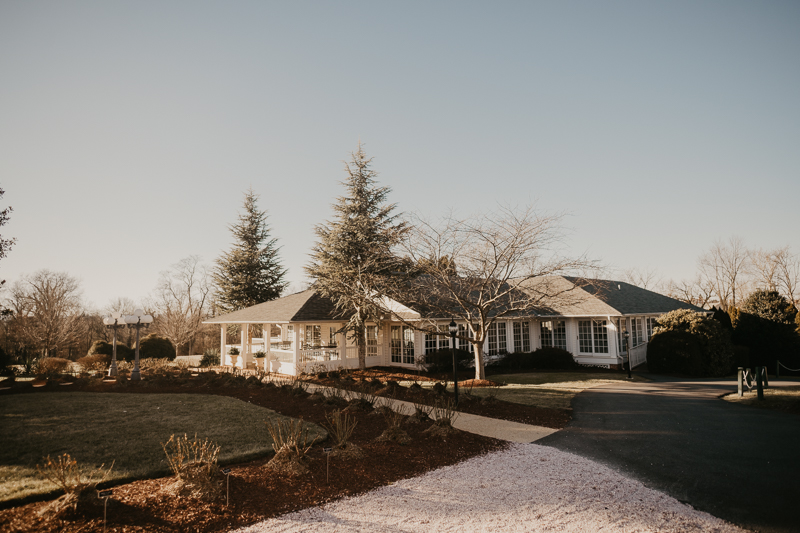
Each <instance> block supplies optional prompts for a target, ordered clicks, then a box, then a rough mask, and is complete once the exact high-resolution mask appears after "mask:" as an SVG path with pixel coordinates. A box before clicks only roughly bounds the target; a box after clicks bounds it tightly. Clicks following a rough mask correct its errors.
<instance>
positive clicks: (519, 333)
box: [513, 322, 531, 352]
mask: <svg viewBox="0 0 800 533" xmlns="http://www.w3.org/2000/svg"><path fill="white" fill-rule="evenodd" d="M513 328H514V351H515V352H530V351H531V334H530V330H529V329H528V323H527V322H514V325H513Z"/></svg>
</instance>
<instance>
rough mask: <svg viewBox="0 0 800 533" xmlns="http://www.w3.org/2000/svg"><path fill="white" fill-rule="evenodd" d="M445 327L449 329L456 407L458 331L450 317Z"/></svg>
mask: <svg viewBox="0 0 800 533" xmlns="http://www.w3.org/2000/svg"><path fill="white" fill-rule="evenodd" d="M447 329H448V330H449V331H450V342H451V343H452V344H451V350H452V351H453V390H454V391H455V395H456V407H458V367H457V366H456V332H457V331H458V326H457V325H456V321H455V320H453V319H452V318H451V319H450V324H449V325H448V326H447Z"/></svg>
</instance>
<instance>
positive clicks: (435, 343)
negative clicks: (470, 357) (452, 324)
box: [425, 324, 450, 353]
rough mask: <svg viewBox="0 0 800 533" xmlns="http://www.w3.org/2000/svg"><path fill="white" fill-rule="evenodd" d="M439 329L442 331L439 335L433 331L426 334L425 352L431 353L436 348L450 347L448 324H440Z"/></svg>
mask: <svg viewBox="0 0 800 533" xmlns="http://www.w3.org/2000/svg"><path fill="white" fill-rule="evenodd" d="M437 329H438V330H439V331H441V332H442V333H440V334H439V335H436V334H431V333H426V334H425V353H431V352H433V351H435V350H449V349H450V337H449V334H448V329H447V326H445V325H442V324H440V325H439V326H438V328H437Z"/></svg>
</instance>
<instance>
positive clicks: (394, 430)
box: [375, 404, 411, 444]
mask: <svg viewBox="0 0 800 533" xmlns="http://www.w3.org/2000/svg"><path fill="white" fill-rule="evenodd" d="M383 418H384V419H385V420H386V425H387V428H386V429H385V430H384V432H383V433H381V434H380V436H379V437H378V438H377V439H375V440H376V441H377V442H396V443H397V444H408V443H409V442H411V438H410V437H409V436H408V433H406V432H405V431H403V429H402V428H401V426H402V424H403V421H404V420H405V419H406V408H405V405H403V404H397V406H395V408H394V409H389V410H388V411H384V415H383Z"/></svg>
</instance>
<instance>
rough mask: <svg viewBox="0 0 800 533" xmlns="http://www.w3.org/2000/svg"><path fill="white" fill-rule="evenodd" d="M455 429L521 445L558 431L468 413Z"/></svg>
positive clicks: (396, 405) (395, 405) (396, 403)
mask: <svg viewBox="0 0 800 533" xmlns="http://www.w3.org/2000/svg"><path fill="white" fill-rule="evenodd" d="M326 388H327V387H320V386H318V385H311V386H310V387H309V390H310V391H314V390H323V389H326ZM385 401H389V399H388V398H387V399H386V400H385ZM390 402H391V403H390V406H391V407H392V409H394V410H397V409H400V408H401V407H400V406H402V408H403V409H405V412H406V413H407V414H411V413H413V412H414V404H413V403H411V402H406V401H402V400H390ZM453 427H454V428H456V429H460V430H461V431H466V432H468V433H474V434H476V435H483V436H484V437H492V438H495V439H499V440H505V441H509V442H519V443H530V442H535V441H537V440H539V439H542V438H544V437H546V436H548V435H550V434H552V433H555V432H556V431H558V430H557V429H550V428H546V427H542V426H532V425H529V424H521V423H519V422H510V421H508V420H499V419H497V418H488V417H485V416H478V415H471V414H468V413H459V414H458V416H457V418H456V419H455V421H454V422H453Z"/></svg>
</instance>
